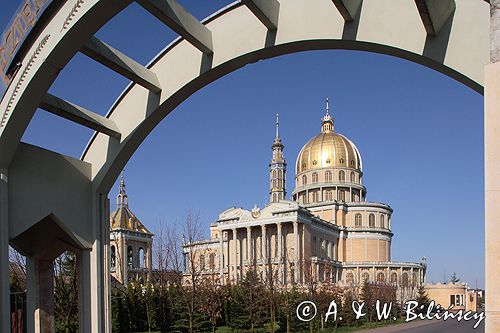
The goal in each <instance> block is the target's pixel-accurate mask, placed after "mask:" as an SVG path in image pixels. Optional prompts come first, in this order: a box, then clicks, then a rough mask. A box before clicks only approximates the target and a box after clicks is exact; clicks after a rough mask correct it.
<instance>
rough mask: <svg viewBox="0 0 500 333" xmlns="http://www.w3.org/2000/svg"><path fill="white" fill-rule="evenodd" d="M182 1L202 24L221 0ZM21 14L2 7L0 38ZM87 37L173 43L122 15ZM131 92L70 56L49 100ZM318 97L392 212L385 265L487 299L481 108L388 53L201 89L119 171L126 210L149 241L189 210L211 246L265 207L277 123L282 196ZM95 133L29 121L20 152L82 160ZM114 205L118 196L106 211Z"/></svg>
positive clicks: (268, 65)
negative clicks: (479, 290)
mask: <svg viewBox="0 0 500 333" xmlns="http://www.w3.org/2000/svg"><path fill="white" fill-rule="evenodd" d="M179 3H181V4H182V5H184V6H185V7H186V8H187V9H188V10H189V11H190V12H191V13H193V14H194V15H195V16H196V17H197V18H199V19H203V18H204V17H207V16H209V15H210V14H211V13H213V12H215V11H216V10H218V9H220V8H221V7H223V6H225V5H227V4H229V3H230V1H222V0H213V1H195V0H179ZM18 5H19V2H18V1H17V0H3V1H2V4H1V5H0V27H5V26H6V24H7V23H8V21H9V20H10V17H11V15H12V14H13V13H14V11H15V9H16V8H17V6H18ZM131 22H133V24H131ZM97 37H99V38H100V39H102V40H104V41H105V42H107V43H108V44H110V45H112V46H113V47H115V48H117V49H118V50H120V51H122V52H124V53H125V54H127V55H128V56H130V57H132V58H133V59H135V60H137V61H138V62H140V63H142V64H147V63H148V62H149V61H150V60H151V59H152V58H153V57H154V56H155V55H156V54H157V53H158V52H159V51H160V50H161V49H163V48H164V47H165V46H166V45H167V44H168V43H170V42H171V41H172V40H173V39H174V38H175V37H176V35H175V33H173V32H172V31H170V30H169V29H168V28H167V27H165V26H164V25H163V24H161V23H160V22H159V21H157V20H156V19H155V18H154V17H152V16H151V15H149V14H148V13H147V12H146V11H145V10H143V9H142V8H141V7H139V6H138V5H137V4H135V3H132V5H130V6H129V7H128V8H127V9H126V10H124V11H123V12H122V13H121V14H120V15H118V16H117V17H115V18H114V19H113V20H112V21H110V22H109V23H108V24H107V25H106V26H104V27H103V28H102V29H101V30H100V31H99V32H98V33H97ZM127 84H128V81H127V80H126V79H124V78H122V77H121V76H120V75H118V74H116V73H114V72H112V71H110V70H108V69H106V68H105V67H103V66H101V65H100V64H97V63H95V62H94V61H93V60H91V59H89V58H86V57H85V56H84V55H81V54H78V55H77V56H76V57H75V58H74V59H73V60H72V61H71V62H70V63H69V64H68V66H67V67H66V68H65V69H64V70H63V71H62V72H61V74H60V75H59V77H58V78H57V79H56V81H55V83H54V84H53V86H52V87H51V89H50V92H51V93H52V94H55V95H57V96H59V97H61V98H64V99H67V100H69V101H71V102H74V103H76V104H79V105H81V106H83V107H85V108H87V109H89V110H92V111H94V112H96V113H99V114H102V115H104V114H106V112H107V111H108V109H109V108H110V106H111V105H112V103H113V102H114V101H115V99H116V98H117V97H118V95H119V94H120V93H121V91H122V90H123V89H124V88H125V86H126V85H127ZM326 97H329V98H330V106H331V109H332V113H333V115H334V117H335V129H336V131H338V132H340V133H342V134H344V135H346V136H347V137H348V138H349V139H351V140H352V141H353V142H354V143H355V144H356V146H357V147H358V148H359V150H360V152H361V155H362V159H363V168H364V170H363V172H364V177H363V181H364V185H365V186H366V187H367V191H368V196H367V199H368V200H369V201H376V202H384V203H387V204H389V205H390V206H391V207H392V208H393V209H394V214H393V218H392V226H393V230H392V231H393V232H394V237H393V242H392V259H393V260H394V261H412V262H420V260H421V258H422V257H423V256H426V257H427V263H428V271H427V281H428V282H439V281H441V280H443V278H444V277H447V278H448V279H449V277H450V276H451V274H452V273H453V272H456V273H457V275H458V276H459V277H460V278H461V279H462V280H463V281H465V282H468V283H469V284H470V285H471V286H473V287H474V286H476V283H477V285H478V286H479V287H484V149H483V121H484V118H483V98H482V96H481V95H479V94H478V93H476V92H474V91H472V90H471V89H470V88H468V87H466V86H464V85H462V84H461V83H458V82H456V81H454V80H453V79H451V78H449V77H446V76H444V75H443V74H440V73H438V72H436V71H434V70H432V69H429V68H426V67H423V66H421V65H418V64H415V63H412V62H409V61H407V60H402V59H399V58H394V57H390V56H386V55H380V54H373V53H366V52H359V51H342V50H335V51H314V52H303V53H296V54H291V55H286V56H281V57H277V58H273V59H269V60H265V61H259V62H258V63H256V64H251V65H247V66H246V67H244V68H242V69H239V70H237V71H236V72H233V73H231V74H229V75H227V76H225V77H223V78H221V79H219V80H218V81H216V82H214V83H212V84H210V85H209V86H207V87H205V88H203V89H202V90H200V91H199V92H197V93H195V94H194V95H193V96H191V97H190V98H188V99H187V100H186V101H185V102H184V103H182V104H181V105H180V106H179V107H177V109H176V110H175V111H174V112H172V113H171V114H170V115H169V116H168V117H167V118H165V119H164V120H163V121H162V122H161V123H160V124H159V125H158V126H157V127H156V128H155V130H154V131H153V132H152V133H151V134H150V135H149V137H148V138H147V139H146V140H145V141H144V143H143V144H142V145H141V146H140V147H139V149H138V150H137V152H136V153H135V155H134V156H133V157H132V159H131V160H130V161H129V163H128V164H127V166H126V168H125V180H126V185H127V194H128V195H129V201H130V204H129V205H130V208H131V209H132V211H133V212H134V213H135V214H136V215H137V216H138V218H139V219H140V220H141V221H142V222H143V223H144V224H145V225H146V226H147V227H148V228H149V229H150V230H151V231H152V232H155V230H156V229H157V227H158V225H159V223H160V222H162V223H175V222H177V223H181V222H182V220H183V218H184V217H185V215H186V214H187V213H188V212H189V211H192V212H199V214H200V219H201V221H202V223H203V225H204V226H206V232H207V235H208V225H209V224H210V223H211V222H213V221H215V220H216V219H217V216H218V213H220V212H221V211H223V210H224V209H226V208H229V207H232V206H236V207H244V208H247V209H250V208H252V207H253V205H254V204H257V205H259V206H260V207H262V206H263V205H264V203H265V200H266V196H267V198H268V191H269V189H268V164H269V162H270V159H271V144H272V141H273V138H274V133H275V114H276V113H277V112H279V113H280V123H281V125H280V134H281V137H282V140H283V143H284V145H285V158H286V160H287V163H288V172H287V190H288V195H289V196H290V195H291V192H292V190H293V186H294V183H295V181H294V176H295V171H294V166H295V159H296V157H297V155H298V152H299V151H300V149H301V148H302V146H303V145H304V144H305V143H306V142H307V141H308V140H309V139H310V138H312V137H313V136H315V135H316V134H318V133H319V132H320V126H321V121H320V119H321V117H322V116H323V114H324V112H325V98H326ZM91 135H92V132H91V131H90V130H88V129H86V128H84V127H82V126H80V125H77V124H73V123H71V122H68V121H66V120H63V119H60V118H58V117H56V116H54V115H51V114H48V113H46V112H44V111H42V110H38V111H37V113H36V114H35V117H34V118H33V121H32V123H31V124H30V126H29V128H28V129H27V131H26V133H25V134H24V137H23V141H25V142H28V143H31V144H35V145H38V146H41V147H44V148H48V149H51V150H54V151H56V152H59V153H62V154H66V155H69V156H73V157H76V158H79V157H80V155H81V153H82V151H83V149H84V147H85V146H86V144H87V142H88V140H89V139H90V136H91ZM116 193H117V185H116V184H115V186H114V187H113V189H112V191H111V193H110V200H111V207H112V209H113V208H114V206H115V197H116Z"/></svg>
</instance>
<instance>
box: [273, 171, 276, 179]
mask: <svg viewBox="0 0 500 333" xmlns="http://www.w3.org/2000/svg"><path fill="white" fill-rule="evenodd" d="M273 178H276V170H273Z"/></svg>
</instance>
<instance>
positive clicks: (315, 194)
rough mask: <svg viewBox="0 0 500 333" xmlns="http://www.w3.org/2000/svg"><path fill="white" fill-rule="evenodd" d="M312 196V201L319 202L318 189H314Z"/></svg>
mask: <svg viewBox="0 0 500 333" xmlns="http://www.w3.org/2000/svg"><path fill="white" fill-rule="evenodd" d="M312 196H313V202H319V191H314V192H313V194H312Z"/></svg>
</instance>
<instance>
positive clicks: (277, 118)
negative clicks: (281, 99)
mask: <svg viewBox="0 0 500 333" xmlns="http://www.w3.org/2000/svg"><path fill="white" fill-rule="evenodd" d="M279 139H280V114H279V113H276V140H279ZM276 140H275V141H276Z"/></svg>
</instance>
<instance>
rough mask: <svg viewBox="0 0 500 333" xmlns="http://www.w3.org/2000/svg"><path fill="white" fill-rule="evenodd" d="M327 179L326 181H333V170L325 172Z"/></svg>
mask: <svg viewBox="0 0 500 333" xmlns="http://www.w3.org/2000/svg"><path fill="white" fill-rule="evenodd" d="M325 181H326V182H331V181H332V172H331V171H327V172H325Z"/></svg>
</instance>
